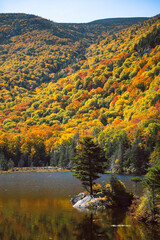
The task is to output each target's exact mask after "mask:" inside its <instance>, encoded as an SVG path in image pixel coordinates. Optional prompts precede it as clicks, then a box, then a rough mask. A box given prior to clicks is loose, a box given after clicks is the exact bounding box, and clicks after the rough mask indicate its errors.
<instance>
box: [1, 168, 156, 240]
mask: <svg viewBox="0 0 160 240" xmlns="http://www.w3.org/2000/svg"><path fill="white" fill-rule="evenodd" d="M108 177H109V175H108V174H105V175H104V176H103V178H101V182H103V181H104V180H106V179H108ZM118 177H119V178H120V179H121V180H122V181H123V182H124V183H125V184H126V185H127V188H128V189H129V190H132V191H135V186H134V183H132V182H131V181H130V177H129V176H122V175H119V176H118ZM82 190H83V189H82V187H81V184H80V182H79V181H78V180H77V179H76V178H74V177H73V176H72V174H71V172H64V173H58V172H57V173H13V174H1V175H0V240H8V239H10V240H14V239H16V240H17V239H18V240H23V239H26V240H31V239H40V240H41V239H42V240H45V239H54V240H72V239H74V240H97V239H101V240H107V239H108V240H114V239H117V240H137V239H139V240H140V239H143V240H152V239H153V240H157V239H160V238H159V237H160V236H158V233H157V232H156V231H155V229H153V228H152V229H150V228H148V227H146V226H145V225H142V224H139V223H137V222H136V221H135V220H134V219H133V218H131V217H128V216H127V215H126V212H125V211H124V209H113V210H111V209H109V210H108V211H106V212H103V213H94V214H89V213H84V212H80V211H78V210H76V209H74V208H73V207H72V204H71V203H70V198H71V197H72V196H73V195H75V194H77V193H79V192H80V191H82ZM137 191H139V192H141V191H142V187H141V186H140V185H139V186H138V187H137Z"/></svg>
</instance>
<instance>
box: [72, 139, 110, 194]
mask: <svg viewBox="0 0 160 240" xmlns="http://www.w3.org/2000/svg"><path fill="white" fill-rule="evenodd" d="M74 163H75V165H74V167H73V171H74V174H73V175H74V176H75V177H77V178H78V179H80V180H81V182H82V184H83V186H84V187H85V188H86V189H87V191H88V192H90V194H91V195H92V194H93V184H95V180H96V179H98V178H99V174H100V173H101V174H102V173H104V170H105V168H106V166H105V163H106V159H105V157H104V153H103V152H102V149H101V148H100V147H99V145H98V144H95V143H94V141H93V139H92V138H91V137H89V136H86V137H84V139H83V141H82V142H81V149H80V150H78V151H77V153H76V157H75V158H74Z"/></svg>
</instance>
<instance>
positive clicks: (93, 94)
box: [0, 15, 160, 173]
mask: <svg viewBox="0 0 160 240" xmlns="http://www.w3.org/2000/svg"><path fill="white" fill-rule="evenodd" d="M70 26H71V25H70ZM73 27H74V26H73ZM65 28H66V27H65ZM69 29H70V27H68V31H69ZM159 32H160V16H159V15H158V16H156V17H154V18H151V19H148V20H147V21H145V22H144V23H140V24H136V25H133V26H130V27H129V28H121V30H118V31H114V33H112V34H111V32H110V33H109V34H108V33H107V34H106V36H107V37H106V38H105V39H103V40H100V38H99V41H97V42H96V43H95V44H90V45H89V46H88V47H87V45H86V47H85V51H84V52H83V58H80V59H76V58H75V59H73V58H72V60H73V62H70V66H68V65H67V63H66V61H65V64H66V68H65V69H64V70H63V71H62V70H59V73H58V75H57V76H56V78H55V76H53V79H52V80H53V81H50V79H48V80H46V79H45V80H44V78H43V76H44V75H43V74H45V76H47V74H49V75H50V74H55V73H54V71H53V69H52V70H51V73H50V72H49V73H47V71H48V70H47V69H50V67H51V65H53V62H52V60H53V59H52V58H53V56H55V49H54V50H53V52H54V55H52V58H51V54H52V50H51V48H50V47H49V48H48V50H46V49H45V50H44V52H43V48H42V46H41V45H40V43H41V42H42V38H41V37H43V38H44V39H45V40H46V38H47V36H48V35H47V34H46V33H45V35H44V36H42V34H41V35H39V37H40V38H41V39H40V40H39V42H38V43H39V50H38V51H37V52H34V54H32V55H30V54H26V53H25V52H24V53H23V50H22V49H21V46H19V47H20V49H19V53H18V50H17V49H16V51H15V56H14V58H13V57H12V58H11V56H10V60H7V61H6V62H5V60H2V62H1V67H0V73H1V80H2V81H1V83H2V84H1V104H0V109H1V112H0V122H1V125H0V127H1V136H0V149H1V159H2V160H3V162H5V164H6V165H7V166H9V165H11V164H13V162H14V165H15V166H30V165H35V166H39V165H48V164H50V165H53V166H57V165H58V166H61V167H70V166H71V164H72V163H71V159H72V157H73V156H74V154H75V148H76V146H77V144H79V140H80V139H81V138H82V137H83V136H84V135H86V134H91V135H92V136H94V138H95V141H98V142H99V144H100V145H101V146H102V147H103V149H104V151H105V153H106V157H107V159H108V165H109V167H110V168H112V169H113V170H115V171H118V172H123V171H125V172H136V173H144V172H145V171H146V168H147V166H148V163H149V161H156V159H157V158H158V156H159V154H160V152H159V149H160V146H159V142H160V141H159V140H160V102H159V101H160V88H159V86H160V63H159V62H160V61H159V60H160V34H159ZM41 33H42V32H41ZM32 34H33V32H31V33H27V38H28V39H29V40H28V44H33V42H32V41H30V40H31V39H32ZM52 36H53V35H52ZM25 37H26V35H25ZM34 37H35V33H34ZM21 38H24V36H22V35H20V36H19V37H18V40H19V39H21ZM11 39H12V41H13V39H14V38H13V37H12V38H11ZM37 39H38V38H36V41H35V42H36V46H37ZM69 39H70V38H69ZM69 39H67V40H66V44H67V45H62V46H65V47H66V46H67V47H66V48H64V47H63V51H62V48H61V49H60V46H61V44H58V42H56V43H57V44H54V45H52V46H54V48H55V47H57V48H58V50H57V52H58V54H59V53H60V51H62V53H61V54H60V56H62V54H63V55H64V54H68V45H69V41H70V40H69ZM86 39H87V37H86ZM81 40H82V39H81ZM14 41H15V42H16V41H17V36H16V39H14ZM22 41H24V39H23V40H22ZM60 41H62V39H60ZM71 41H73V40H71ZM18 42H19V44H20V41H18ZM78 43H79V42H78ZM2 45H3V44H2ZM6 45H7V44H6ZM6 45H5V47H6ZM26 45H27V44H26ZM3 46H4V45H3ZM7 46H8V49H9V51H10V49H11V46H14V47H15V46H17V44H14V45H12V44H8V45H7ZM9 46H10V48H9ZM25 47H26V46H25ZM69 49H70V52H71V53H72V52H73V45H72V48H71V46H70V47H69ZM80 49H81V48H80ZM80 49H79V50H80ZM11 51H13V49H12V50H11ZM45 51H46V54H45ZM31 52H32V51H31ZM4 54H5V53H4ZM80 54H81V51H80ZM11 55H12V54H11ZM21 55H23V57H25V59H21ZM44 56H45V58H46V60H45V61H46V62H45V64H44ZM7 58H9V54H8V52H7ZM40 58H41V59H43V61H42V62H41V64H42V66H41V65H40V66H41V67H42V68H41V69H37V67H36V66H37V65H38V66H39V59H40ZM64 58H66V57H64ZM13 59H14V61H15V62H14V61H13ZM15 59H16V60H15ZM27 59H29V61H28V60H27ZM69 59H70V58H69ZM9 61H10V62H9ZM54 61H55V60H54ZM69 61H70V60H69ZM33 62H34V64H33ZM60 62H62V59H61V61H60ZM6 63H7V64H6ZM9 63H10V64H9ZM25 64H26V66H25V68H24V65H25ZM43 64H44V65H43ZM13 65H15V68H13ZM12 69H15V73H17V78H16V79H15V78H13V79H12V78H11V77H12V76H8V74H11V75H12V74H13V71H11V70H12ZM17 69H18V71H19V72H18V71H17ZM30 69H32V72H31V73H28V72H27V71H30ZM38 73H41V74H39V75H38ZM25 74H26V75H27V74H30V75H29V76H30V77H29V79H27V81H26V82H25V81H24V79H25V77H24V76H25ZM32 74H33V76H32ZM14 76H15V75H14ZM27 76H28V75H27ZM34 81H35V83H34V84H35V85H34V84H33V82H34ZM19 82H21V84H23V86H21V85H19ZM47 82H49V83H47ZM28 83H29V84H30V86H29V87H28V89H27V87H26V84H28ZM41 83H42V84H41ZM40 84H41V85H40ZM32 85H34V86H33V87H31V86H32ZM38 85H40V86H38ZM36 86H38V87H37V88H35V87H36ZM31 90H32V91H31ZM9 159H10V160H9ZM11 159H12V161H13V162H12V161H11ZM2 160H1V161H2Z"/></svg>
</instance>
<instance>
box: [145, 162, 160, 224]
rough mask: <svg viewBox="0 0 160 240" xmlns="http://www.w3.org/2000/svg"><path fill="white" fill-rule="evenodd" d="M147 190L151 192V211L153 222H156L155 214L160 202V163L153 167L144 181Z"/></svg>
mask: <svg viewBox="0 0 160 240" xmlns="http://www.w3.org/2000/svg"><path fill="white" fill-rule="evenodd" d="M144 184H145V186H146V188H147V189H148V190H149V192H150V195H151V199H150V210H151V214H152V220H153V221H154V220H155V214H156V212H157V205H158V204H159V201H160V196H159V192H160V163H159V164H157V165H155V166H153V167H151V168H150V169H149V172H148V173H147V178H146V179H145V180H144Z"/></svg>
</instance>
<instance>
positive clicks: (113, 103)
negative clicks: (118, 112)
mask: <svg viewBox="0 0 160 240" xmlns="http://www.w3.org/2000/svg"><path fill="white" fill-rule="evenodd" d="M117 100H118V95H116V96H115V97H114V98H113V100H112V105H113V106H114V105H115V103H116V101H117Z"/></svg>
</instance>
